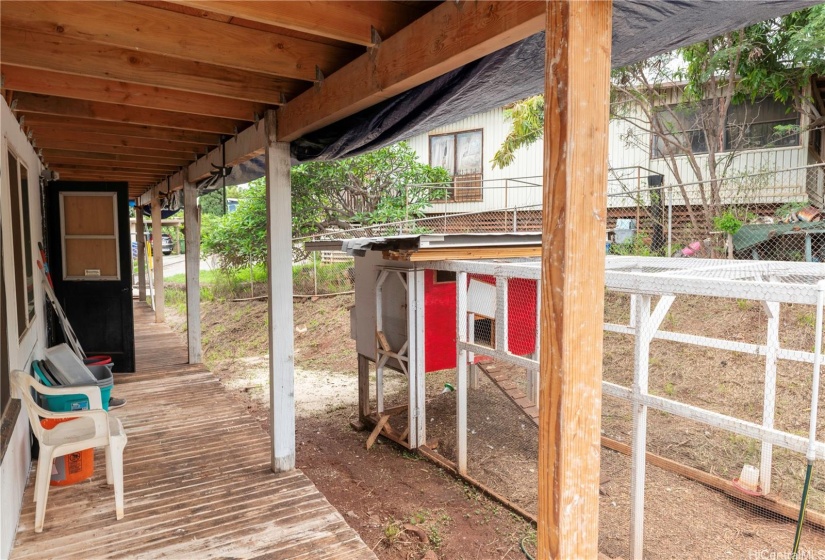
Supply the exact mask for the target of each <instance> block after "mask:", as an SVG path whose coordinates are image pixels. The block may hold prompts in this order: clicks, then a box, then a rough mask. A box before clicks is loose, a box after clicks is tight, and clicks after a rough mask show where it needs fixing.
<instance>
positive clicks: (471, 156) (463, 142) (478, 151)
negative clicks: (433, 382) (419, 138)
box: [430, 130, 484, 202]
mask: <svg viewBox="0 0 825 560" xmlns="http://www.w3.org/2000/svg"><path fill="white" fill-rule="evenodd" d="M483 147H484V142H483V134H482V131H481V130H469V131H463V132H455V133H451V134H438V135H435V136H430V165H431V166H433V167H441V168H443V169H446V170H447V172H448V173H449V174H450V175H451V176H452V178H453V184H452V187H451V188H450V189H448V193H447V194H448V197H449V198H450V199H451V200H454V201H456V202H477V201H481V200H483V190H482V179H483V174H484V166H483V161H484V160H483Z"/></svg>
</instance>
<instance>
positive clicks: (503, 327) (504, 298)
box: [494, 276, 510, 352]
mask: <svg viewBox="0 0 825 560" xmlns="http://www.w3.org/2000/svg"><path fill="white" fill-rule="evenodd" d="M508 285H509V282H508V281H507V278H504V277H503V276H497V277H496V331H495V336H496V343H495V345H494V346H495V348H496V349H497V350H501V351H502V352H507V349H508V348H509V346H510V345H509V344H508V332H507V316H508V311H507V306H508V304H509V303H510V302H509V301H508V300H509V297H508V295H507V294H508V291H507V287H508Z"/></svg>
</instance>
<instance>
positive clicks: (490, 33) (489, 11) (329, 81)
mask: <svg viewBox="0 0 825 560" xmlns="http://www.w3.org/2000/svg"><path fill="white" fill-rule="evenodd" d="M544 11H545V3H544V2H535V1H529V0H528V1H512V2H507V1H500V2H478V3H470V2H467V3H460V4H456V3H455V2H444V3H442V4H440V5H439V6H438V7H437V8H435V9H434V10H432V11H431V12H429V13H427V14H426V15H424V16H423V17H421V18H419V19H417V20H415V21H414V22H413V23H411V24H410V25H409V26H407V27H405V28H404V29H402V30H401V31H399V32H398V33H396V34H395V35H393V36H392V37H390V38H389V39H387V40H386V41H384V42H382V43H381V46H380V47H379V48H378V49H377V51H376V52H375V53H367V54H364V55H362V56H360V57H359V58H357V59H356V60H354V61H352V62H351V63H349V64H348V65H347V66H345V67H343V68H341V69H340V70H339V71H338V72H336V73H334V74H332V75H331V76H329V77H328V78H326V79H325V80H324V82H323V83H322V84H321V86H320V87H318V88H312V89H310V90H307V91H305V92H304V93H302V94H301V95H299V96H298V97H296V98H295V99H293V100H291V101H289V102H288V103H287V104H286V105H285V106H283V107H281V108H280V109H279V114H278V138H279V139H280V140H284V141H286V140H290V141H291V140H295V139H296V138H298V137H300V136H301V135H303V134H305V133H307V132H310V131H312V130H317V129H318V128H321V127H323V126H325V125H328V124H330V123H333V122H335V121H337V120H339V119H342V118H344V117H347V116H349V115H352V114H354V113H356V112H358V111H360V110H362V109H365V108H367V107H370V106H371V105H374V104H376V103H378V102H380V101H382V100H384V99H387V98H389V97H392V96H394V95H397V94H399V93H402V92H404V91H406V90H407V89H409V88H411V87H414V86H416V85H419V84H423V83H424V82H426V81H428V80H431V79H433V78H436V77H438V76H440V75H442V74H445V73H447V72H449V71H451V70H455V69H456V68H459V67H460V66H462V65H464V64H466V63H468V62H472V61H473V60H476V59H478V58H481V57H482V56H485V55H487V54H490V53H492V52H494V51H496V50H498V49H500V48H502V47H504V46H507V45H509V44H511V43H514V42H516V41H518V40H520V39H524V38H526V37H529V36H530V35H533V34H534V33H537V32H539V31H541V30H542V28H543V23H544Z"/></svg>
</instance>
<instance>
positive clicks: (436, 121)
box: [226, 0, 820, 185]
mask: <svg viewBox="0 0 825 560" xmlns="http://www.w3.org/2000/svg"><path fill="white" fill-rule="evenodd" d="M818 3H820V2H817V1H814V0H750V1H747V0H694V1H686V0H668V1H665V0H614V3H613V46H612V66H613V67H614V68H617V67H621V66H625V65H627V64H631V63H634V62H638V61H640V60H644V59H646V58H649V57H652V56H655V55H657V54H662V53H665V52H668V51H672V50H674V49H676V48H678V47H681V46H686V45H690V44H693V43H696V42H698V41H702V40H704V39H708V38H710V37H714V36H717V35H721V34H722V33H725V32H726V31H729V30H734V29H740V28H742V27H745V26H747V25H751V24H754V23H757V22H760V21H764V20H766V19H770V18H772V17H778V16H781V15H784V14H787V13H790V12H793V11H795V10H800V9H802V8H805V7H808V6H812V5H815V4H818ZM544 56H545V53H544V33H543V32H542V33H538V34H536V35H533V36H531V37H528V38H527V39H524V40H522V41H520V42H518V43H515V44H513V45H510V46H509V47H506V48H504V49H501V50H499V51H497V52H495V53H492V54H490V55H488V56H486V57H484V58H481V59H479V60H477V61H475V62H471V63H470V64H467V65H465V66H463V67H461V68H458V69H457V70H454V71H452V72H449V73H447V74H445V75H443V76H440V77H438V78H436V79H434V80H431V81H429V82H427V83H425V84H422V85H420V86H417V87H415V88H412V89H410V90H409V91H407V92H405V93H402V94H400V95H398V96H396V97H393V98H392V99H388V100H386V101H384V102H382V103H379V104H377V105H374V106H372V107H370V108H368V109H365V110H363V111H361V112H359V113H356V114H354V115H351V116H349V117H346V118H344V119H342V120H340V121H338V122H336V123H334V124H331V125H329V126H326V127H324V128H322V129H320V130H317V131H314V132H312V133H309V134H307V135H305V136H303V137H302V138H299V139H298V140H296V141H294V142H293V143H292V157H293V161H294V162H295V163H298V162H305V161H313V160H335V159H341V158H345V157H351V156H355V155H358V154H362V153H365V152H368V151H371V150H375V149H377V148H381V147H383V146H386V145H389V144H392V143H394V142H398V141H400V140H404V139H406V138H410V137H412V136H415V135H417V134H421V133H425V132H428V131H430V130H432V129H434V128H437V127H439V126H442V125H445V124H449V123H453V122H456V121H459V120H461V119H464V118H466V117H468V116H471V115H475V114H477V113H481V112H484V111H488V110H490V109H494V108H497V107H501V106H502V105H505V104H507V103H511V102H513V101H516V100H519V99H523V98H525V97H528V96H531V95H536V94H538V93H541V92H543V90H544ZM263 174H264V165H263V157H260V158H257V159H253V160H251V161H249V162H246V163H244V164H241V165H239V166H236V167H235V168H234V169H233V170H232V173H231V175H230V176H229V177H227V182H226V184H227V185H233V184H240V183H245V182H248V181H251V180H252V179H256V178H258V177H261V176H263Z"/></svg>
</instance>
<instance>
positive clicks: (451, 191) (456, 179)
mask: <svg viewBox="0 0 825 560" xmlns="http://www.w3.org/2000/svg"><path fill="white" fill-rule="evenodd" d="M473 133H478V134H479V136H480V137H481V145H480V151H481V154H480V159H481V172H480V173H479V175H480V177H481V178H480V179H479V182H480V183H481V187H480V188H478V189H477V190H478V194H477V195H476V196H473V193H470V189H471V188H472V187H470V188H468V194H467V197H466V199H461V198H462V197H458V196H456V188H457V186H458V183H460V182H461V177H466V175H456V166H457V165H458V157H457V155H458V137H459V136H460V135H462V134H473ZM446 136H452V140H453V161H452V169H446V168H443V169H445V170H446V171H447V173H449V174H450V182H451V183H452V187H451V188H448V189H447V201H449V202H483V200H484V183H483V182H484V129H483V128H470V129H463V130H456V131H454V132H441V133H438V134H430V135H428V136H427V163H428V165H430V166H433V163H432V162H433V139H434V138H443V137H446ZM473 190H475V189H473ZM459 199H460V200H459Z"/></svg>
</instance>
